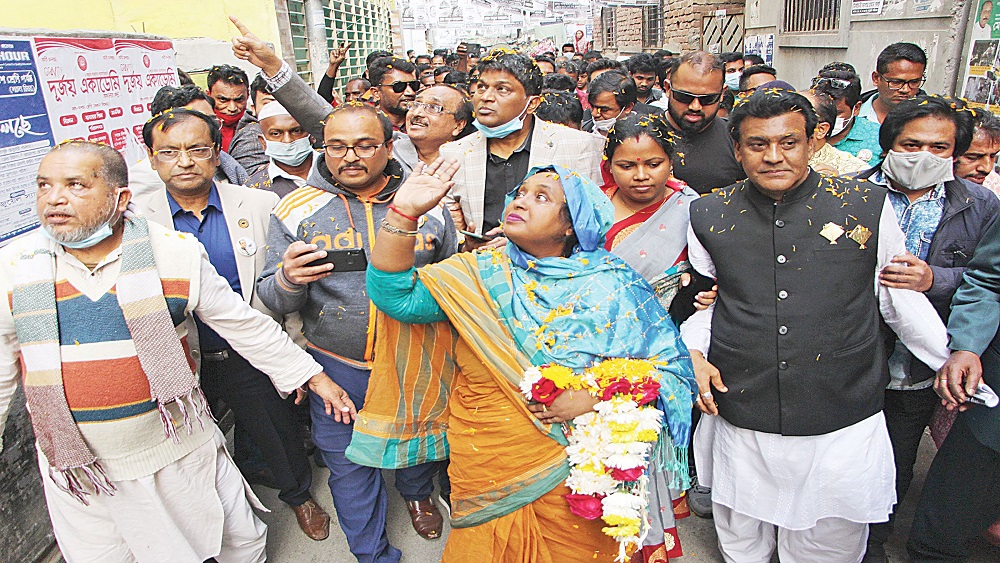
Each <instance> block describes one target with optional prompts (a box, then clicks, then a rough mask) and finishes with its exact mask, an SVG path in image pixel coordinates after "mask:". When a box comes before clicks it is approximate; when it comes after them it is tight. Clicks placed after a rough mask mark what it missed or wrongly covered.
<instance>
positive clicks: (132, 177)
mask: <svg viewBox="0 0 1000 563" xmlns="http://www.w3.org/2000/svg"><path fill="white" fill-rule="evenodd" d="M214 104H215V100H213V99H212V98H210V97H208V96H207V95H206V94H205V92H204V91H202V89H201V88H199V87H197V86H195V85H193V84H190V85H186V86H181V87H174V86H164V87H162V88H160V89H159V90H157V91H156V95H155V96H153V101H152V102H151V103H150V108H151V111H152V114H153V115H157V114H159V113H162V112H163V111H165V110H168V109H170V108H185V109H190V110H194V111H200V112H201V113H203V114H205V115H208V116H211V117H212V119H214V120H215V122H216V124H220V123H221V122H220V121H219V120H218V118H217V117H215V109H214V108H215V106H214ZM128 173H129V189H130V190H132V193H133V194H135V195H136V197H138V196H140V195H142V194H147V193H155V192H158V191H162V190H163V181H162V180H160V177H159V176H158V175H157V174H156V171H155V170H153V168H152V166H151V165H150V162H149V160H148V159H147V158H143V159H142V160H140V161H139V162H136V163H135V164H132V165H130V166H129V171H128ZM247 178H249V175H248V174H247V171H246V170H244V169H243V167H242V166H240V163H239V162H237V161H236V159H235V158H233V157H232V156H231V155H230V154H229V153H227V152H222V153H219V165H218V166H217V167H216V170H215V179H216V180H219V181H222V182H229V183H230V184H236V185H237V186H238V185H241V184H243V183H244V182H246V181H247Z"/></svg>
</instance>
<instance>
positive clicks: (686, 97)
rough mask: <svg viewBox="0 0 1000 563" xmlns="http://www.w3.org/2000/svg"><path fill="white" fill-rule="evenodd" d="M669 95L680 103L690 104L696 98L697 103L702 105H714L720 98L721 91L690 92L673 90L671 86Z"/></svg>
mask: <svg viewBox="0 0 1000 563" xmlns="http://www.w3.org/2000/svg"><path fill="white" fill-rule="evenodd" d="M670 95H671V96H673V98H674V99H675V100H677V101H678V102H680V103H682V104H690V103H691V102H693V101H695V100H698V103H699V104H701V105H703V106H711V105H715V104H717V103H719V99H720V98H722V92H719V93H718V94H692V93H691V92H685V91H684V90H675V89H673V88H671V89H670Z"/></svg>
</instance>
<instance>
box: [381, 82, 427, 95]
mask: <svg viewBox="0 0 1000 563" xmlns="http://www.w3.org/2000/svg"><path fill="white" fill-rule="evenodd" d="M379 86H384V87H389V86H391V87H392V91H393V92H395V93H397V94H402V93H403V92H405V91H406V87H407V86H409V87H410V90H413V91H414V92H416V91H417V90H419V89H420V81H419V80H404V81H400V82H393V83H391V84H379Z"/></svg>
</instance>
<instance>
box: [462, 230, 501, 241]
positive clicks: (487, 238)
mask: <svg viewBox="0 0 1000 563" xmlns="http://www.w3.org/2000/svg"><path fill="white" fill-rule="evenodd" d="M458 232H459V233H461V234H463V235H465V236H466V237H468V238H474V239H476V240H481V241H488V240H493V239H494V238H496V237H487V236H483V235H477V234H476V233H473V232H471V231H462V230H460V231H458Z"/></svg>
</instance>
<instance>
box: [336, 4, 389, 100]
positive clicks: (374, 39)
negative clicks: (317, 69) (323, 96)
mask: <svg viewBox="0 0 1000 563" xmlns="http://www.w3.org/2000/svg"><path fill="white" fill-rule="evenodd" d="M323 17H324V23H325V24H326V43H327V48H328V49H330V50H332V49H333V48H334V47H335V46H337V45H339V44H341V43H345V42H348V43H352V44H353V45H352V47H351V48H350V49H349V50H348V52H347V58H346V59H344V62H343V64H341V65H340V70H339V71H338V72H337V81H336V83H335V84H334V89H335V90H338V91H339V90H340V89H342V88H343V87H344V86H345V85H346V84H347V82H348V81H350V80H352V79H354V78H357V77H358V76H361V73H363V72H364V71H365V57H366V56H367V55H368V53H371V52H372V51H379V50H381V51H392V32H391V30H390V28H389V6H388V3H382V2H371V1H368V0H324V2H323Z"/></svg>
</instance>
